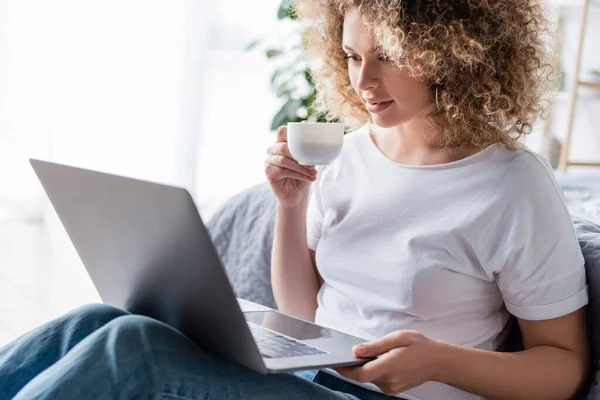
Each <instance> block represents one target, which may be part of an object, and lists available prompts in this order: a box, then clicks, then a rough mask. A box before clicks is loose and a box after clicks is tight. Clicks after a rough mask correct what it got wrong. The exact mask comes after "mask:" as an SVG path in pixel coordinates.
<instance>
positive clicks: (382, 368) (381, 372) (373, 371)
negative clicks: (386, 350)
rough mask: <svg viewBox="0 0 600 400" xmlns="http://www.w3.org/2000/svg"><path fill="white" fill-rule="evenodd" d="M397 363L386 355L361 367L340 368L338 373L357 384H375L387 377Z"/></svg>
mask: <svg viewBox="0 0 600 400" xmlns="http://www.w3.org/2000/svg"><path fill="white" fill-rule="evenodd" d="M397 361H398V360H397V359H395V358H394V357H386V355H385V354H384V355H383V356H381V357H379V358H377V359H375V360H373V361H369V362H368V363H366V364H364V365H362V366H360V367H345V368H338V369H339V371H338V370H336V371H338V373H339V374H341V375H343V376H345V377H347V378H350V379H352V380H354V381H356V382H363V383H364V382H373V381H376V380H383V379H384V378H385V377H387V376H388V375H389V373H390V371H393V367H394V363H395V362H397Z"/></svg>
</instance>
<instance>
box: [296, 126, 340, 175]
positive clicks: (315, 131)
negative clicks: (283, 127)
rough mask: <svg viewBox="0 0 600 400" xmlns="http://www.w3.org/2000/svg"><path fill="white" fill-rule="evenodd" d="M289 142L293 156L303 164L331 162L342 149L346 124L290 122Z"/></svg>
mask: <svg viewBox="0 0 600 400" xmlns="http://www.w3.org/2000/svg"><path fill="white" fill-rule="evenodd" d="M287 142H288V147H289V149H290V153H292V157H294V158H295V159H296V161H298V163H299V164H301V165H326V164H331V163H332V162H333V160H335V159H336V158H337V156H338V155H339V154H340V151H342V145H343V144H344V124H341V123H327V122H289V123H288V125H287Z"/></svg>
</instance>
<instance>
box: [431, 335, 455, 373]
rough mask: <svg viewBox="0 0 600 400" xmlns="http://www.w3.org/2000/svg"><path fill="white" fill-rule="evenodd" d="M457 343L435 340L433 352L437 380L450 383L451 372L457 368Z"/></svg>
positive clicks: (434, 371)
mask: <svg viewBox="0 0 600 400" xmlns="http://www.w3.org/2000/svg"><path fill="white" fill-rule="evenodd" d="M456 348H457V346H456V345H453V344H450V343H446V342H442V341H439V340H434V345H433V354H434V363H433V379H432V380H434V381H436V382H441V383H446V384H449V382H450V380H451V377H450V376H451V373H452V371H453V369H455V368H456V365H455V363H456V360H457V359H458V357H460V356H457V355H456Z"/></svg>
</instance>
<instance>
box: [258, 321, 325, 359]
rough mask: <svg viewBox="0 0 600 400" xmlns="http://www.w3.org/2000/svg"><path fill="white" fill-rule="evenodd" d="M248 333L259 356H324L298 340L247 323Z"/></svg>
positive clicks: (322, 352) (319, 351)
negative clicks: (250, 333) (250, 334)
mask: <svg viewBox="0 0 600 400" xmlns="http://www.w3.org/2000/svg"><path fill="white" fill-rule="evenodd" d="M248 327H249V328H250V332H252V336H253V337H254V341H255V342H256V345H257V346H258V350H260V354H262V355H263V356H266V357H270V358H283V357H298V356H312V355H316V354H326V352H324V351H321V350H319V349H317V348H316V347H312V346H309V345H307V344H305V343H302V342H300V341H298V340H294V339H291V338H289V337H287V336H283V335H280V334H278V333H275V332H273V331H270V330H268V329H265V328H263V327H262V326H259V325H256V324H253V323H250V322H249V323H248Z"/></svg>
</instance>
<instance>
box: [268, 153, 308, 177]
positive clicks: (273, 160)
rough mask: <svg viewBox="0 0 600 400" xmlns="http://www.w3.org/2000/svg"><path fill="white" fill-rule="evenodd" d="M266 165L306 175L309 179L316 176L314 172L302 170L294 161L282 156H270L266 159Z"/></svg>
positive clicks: (306, 169)
mask: <svg viewBox="0 0 600 400" xmlns="http://www.w3.org/2000/svg"><path fill="white" fill-rule="evenodd" d="M267 163H269V164H271V165H274V166H276V167H281V168H286V169H290V170H292V171H296V172H298V173H299V174H303V175H306V176H307V177H309V178H313V177H315V176H316V175H317V172H316V171H314V172H313V171H311V170H309V169H308V168H304V167H303V166H302V165H300V164H298V163H297V162H296V161H295V160H293V159H291V158H288V157H286V156H282V155H272V156H269V157H267Z"/></svg>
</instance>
